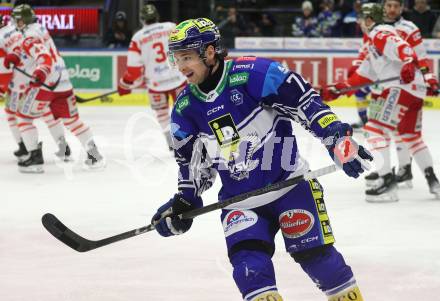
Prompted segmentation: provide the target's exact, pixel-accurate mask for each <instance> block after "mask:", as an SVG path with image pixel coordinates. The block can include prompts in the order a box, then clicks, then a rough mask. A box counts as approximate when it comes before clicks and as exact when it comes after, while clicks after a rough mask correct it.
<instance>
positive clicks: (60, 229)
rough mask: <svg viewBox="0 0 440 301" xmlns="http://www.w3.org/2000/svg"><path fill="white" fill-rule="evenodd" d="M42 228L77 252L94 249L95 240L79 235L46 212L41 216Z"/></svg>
mask: <svg viewBox="0 0 440 301" xmlns="http://www.w3.org/2000/svg"><path fill="white" fill-rule="evenodd" d="M41 222H42V223H43V226H44V228H46V230H47V231H48V232H49V233H50V234H52V235H53V236H54V237H55V238H56V239H58V240H59V241H61V242H62V243H64V244H65V245H67V246H69V247H71V248H72V249H74V250H75V251H78V252H87V251H90V250H93V249H95V242H94V241H91V240H88V239H85V238H84V237H81V236H79V235H78V234H76V233H75V232H73V231H72V230H70V229H69V228H67V227H66V226H65V225H64V224H63V223H62V222H61V221H60V220H59V219H58V218H57V217H56V216H55V215H53V214H51V213H46V214H45V215H43V217H42V218H41Z"/></svg>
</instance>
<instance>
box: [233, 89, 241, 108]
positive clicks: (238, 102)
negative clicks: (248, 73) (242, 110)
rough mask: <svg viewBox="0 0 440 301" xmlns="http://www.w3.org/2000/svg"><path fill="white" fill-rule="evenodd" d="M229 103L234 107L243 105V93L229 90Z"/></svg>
mask: <svg viewBox="0 0 440 301" xmlns="http://www.w3.org/2000/svg"><path fill="white" fill-rule="evenodd" d="M231 101H232V103H233V104H235V105H236V106H239V105H241V104H242V103H243V93H241V92H240V91H238V90H237V89H233V90H231Z"/></svg>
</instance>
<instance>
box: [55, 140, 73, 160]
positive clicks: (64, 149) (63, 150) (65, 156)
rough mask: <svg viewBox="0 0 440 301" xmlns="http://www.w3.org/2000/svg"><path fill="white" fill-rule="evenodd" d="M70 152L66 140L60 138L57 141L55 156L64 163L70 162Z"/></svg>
mask: <svg viewBox="0 0 440 301" xmlns="http://www.w3.org/2000/svg"><path fill="white" fill-rule="evenodd" d="M70 155H71V151H70V147H69V144H67V141H66V138H64V137H61V138H60V139H59V140H58V151H57V152H56V153H55V156H57V158H59V159H60V160H62V161H64V162H69V161H72V158H71V157H70Z"/></svg>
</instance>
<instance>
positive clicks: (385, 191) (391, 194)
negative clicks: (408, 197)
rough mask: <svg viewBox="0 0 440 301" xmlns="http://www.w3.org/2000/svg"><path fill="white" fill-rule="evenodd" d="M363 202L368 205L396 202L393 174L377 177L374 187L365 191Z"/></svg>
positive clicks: (395, 183)
mask: <svg viewBox="0 0 440 301" xmlns="http://www.w3.org/2000/svg"><path fill="white" fill-rule="evenodd" d="M365 194H366V198H365V200H366V201H367V202H370V203H389V202H397V201H398V200H399V198H398V196H397V182H396V177H395V175H394V173H393V172H390V173H387V174H386V175H384V176H379V178H378V179H377V181H376V183H375V184H374V186H373V187H372V188H370V189H367V190H366V191H365Z"/></svg>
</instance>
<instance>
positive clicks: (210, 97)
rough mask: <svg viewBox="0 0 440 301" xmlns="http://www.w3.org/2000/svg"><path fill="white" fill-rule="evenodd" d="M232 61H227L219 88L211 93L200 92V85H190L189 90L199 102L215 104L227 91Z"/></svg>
mask: <svg viewBox="0 0 440 301" xmlns="http://www.w3.org/2000/svg"><path fill="white" fill-rule="evenodd" d="M231 66H232V61H230V60H228V61H225V67H224V68H223V73H222V76H221V78H220V80H219V82H218V84H217V87H215V89H214V90H212V91H210V92H209V93H205V92H203V91H202V90H200V88H199V86H198V85H193V84H190V85H189V88H190V90H191V93H192V94H193V95H194V96H195V97H196V98H197V99H199V100H201V101H203V102H213V101H214V100H215V99H216V98H217V97H218V96H219V95H220V94H221V93H222V92H223V90H224V89H225V87H226V84H227V82H228V74H229V69H231Z"/></svg>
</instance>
